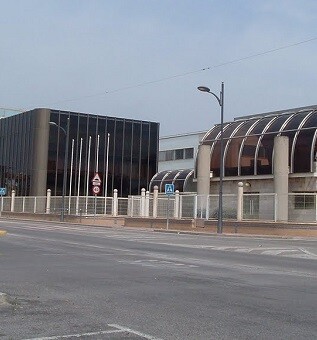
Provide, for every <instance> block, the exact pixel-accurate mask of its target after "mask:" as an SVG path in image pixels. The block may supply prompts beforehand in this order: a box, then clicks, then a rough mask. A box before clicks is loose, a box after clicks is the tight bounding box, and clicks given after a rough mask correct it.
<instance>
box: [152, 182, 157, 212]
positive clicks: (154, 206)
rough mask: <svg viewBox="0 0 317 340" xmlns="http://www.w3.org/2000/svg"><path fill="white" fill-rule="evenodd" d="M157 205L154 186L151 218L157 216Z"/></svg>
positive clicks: (155, 187)
mask: <svg viewBox="0 0 317 340" xmlns="http://www.w3.org/2000/svg"><path fill="white" fill-rule="evenodd" d="M157 205H158V186H157V185H155V186H154V192H153V218H156V217H157Z"/></svg>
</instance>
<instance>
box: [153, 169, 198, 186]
mask: <svg viewBox="0 0 317 340" xmlns="http://www.w3.org/2000/svg"><path fill="white" fill-rule="evenodd" d="M193 176H194V170H192V169H185V170H169V171H161V172H158V173H157V174H156V175H155V176H153V178H152V179H151V182H150V185H149V191H150V192H153V190H154V186H155V185H157V186H158V190H159V192H165V184H174V189H175V191H176V190H178V191H180V192H185V191H186V184H187V182H188V180H189V179H190V178H193Z"/></svg>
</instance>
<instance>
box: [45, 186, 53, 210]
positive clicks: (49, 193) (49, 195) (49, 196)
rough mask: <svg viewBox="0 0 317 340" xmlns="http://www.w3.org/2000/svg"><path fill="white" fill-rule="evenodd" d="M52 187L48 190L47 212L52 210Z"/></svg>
mask: <svg viewBox="0 0 317 340" xmlns="http://www.w3.org/2000/svg"><path fill="white" fill-rule="evenodd" d="M51 195H52V191H51V189H47V192H46V213H47V214H49V213H50V212H51Z"/></svg>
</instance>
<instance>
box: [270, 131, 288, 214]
mask: <svg viewBox="0 0 317 340" xmlns="http://www.w3.org/2000/svg"><path fill="white" fill-rule="evenodd" d="M288 157H289V141H288V137H287V136H277V137H275V138H274V159H273V169H274V191H275V193H276V199H277V205H276V209H277V211H276V220H277V221H287V220H288V172H289V171H288Z"/></svg>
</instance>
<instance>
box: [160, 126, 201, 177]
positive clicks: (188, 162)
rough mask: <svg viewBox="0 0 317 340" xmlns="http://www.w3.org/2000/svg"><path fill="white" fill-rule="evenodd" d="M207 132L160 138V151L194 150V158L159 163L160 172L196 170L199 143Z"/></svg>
mask: <svg viewBox="0 0 317 340" xmlns="http://www.w3.org/2000/svg"><path fill="white" fill-rule="evenodd" d="M206 132H207V131H200V132H192V133H186V134H179V135H174V136H166V137H161V138H160V144H159V151H168V150H177V149H186V148H194V152H193V158H190V159H174V160H167V161H161V160H159V162H158V171H159V172H160V171H164V170H183V169H194V167H195V157H196V154H197V151H198V145H199V142H200V141H201V140H202V138H203V137H204V135H205V134H206Z"/></svg>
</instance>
